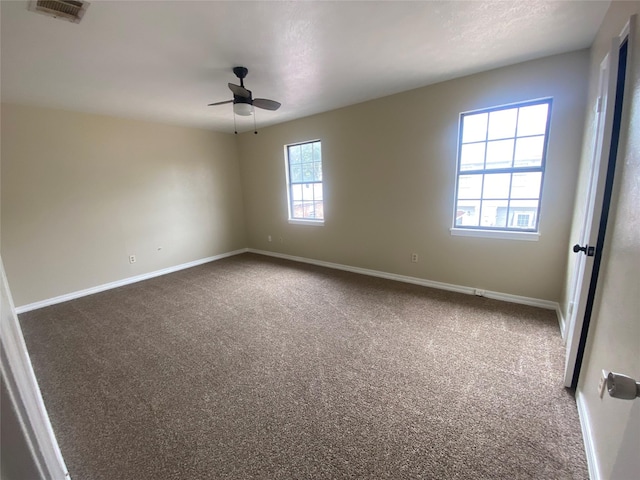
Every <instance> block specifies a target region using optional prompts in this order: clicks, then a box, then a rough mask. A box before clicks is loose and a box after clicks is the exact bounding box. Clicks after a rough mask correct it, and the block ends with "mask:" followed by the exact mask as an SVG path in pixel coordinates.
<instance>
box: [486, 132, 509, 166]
mask: <svg viewBox="0 0 640 480" xmlns="http://www.w3.org/2000/svg"><path fill="white" fill-rule="evenodd" d="M512 159H513V139H511V140H498V141H495V142H488V143H487V168H509V167H511V160H512Z"/></svg>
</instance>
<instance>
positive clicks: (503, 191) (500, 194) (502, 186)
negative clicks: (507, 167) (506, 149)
mask: <svg viewBox="0 0 640 480" xmlns="http://www.w3.org/2000/svg"><path fill="white" fill-rule="evenodd" d="M510 182H511V174H510V173H492V174H488V175H485V176H484V188H483V190H482V198H495V199H497V198H509V183H510Z"/></svg>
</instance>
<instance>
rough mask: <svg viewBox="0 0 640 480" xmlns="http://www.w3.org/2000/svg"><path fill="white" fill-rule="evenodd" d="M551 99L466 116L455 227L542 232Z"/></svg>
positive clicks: (462, 121) (460, 157)
mask: <svg viewBox="0 0 640 480" xmlns="http://www.w3.org/2000/svg"><path fill="white" fill-rule="evenodd" d="M550 108H551V100H550V99H546V100H539V101H533V102H526V103H522V104H518V105H510V106H507V107H496V108H493V109H487V110H482V111H476V112H471V113H465V114H462V115H461V128H460V145H459V158H458V177H457V186H456V209H455V219H454V226H455V227H461V228H478V229H492V230H527V231H537V229H538V215H539V209H540V195H541V190H542V178H543V174H544V166H545V155H546V145H547V136H548V124H549V112H550Z"/></svg>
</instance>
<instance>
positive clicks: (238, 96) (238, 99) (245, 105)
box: [209, 67, 281, 133]
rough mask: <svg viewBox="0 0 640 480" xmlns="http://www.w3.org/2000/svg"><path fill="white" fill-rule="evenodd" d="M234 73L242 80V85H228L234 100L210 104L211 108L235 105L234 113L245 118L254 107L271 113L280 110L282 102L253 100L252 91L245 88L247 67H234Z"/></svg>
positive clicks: (262, 99) (261, 99)
mask: <svg viewBox="0 0 640 480" xmlns="http://www.w3.org/2000/svg"><path fill="white" fill-rule="evenodd" d="M233 73H234V74H235V76H236V77H238V78H239V79H240V85H235V84H233V83H229V84H228V86H229V90H231V92H232V93H233V100H225V101H222V102H216V103H210V104H209V106H210V107H212V106H216V105H224V104H227V103H233V113H234V114H235V115H240V116H243V117H248V116H250V115H251V114H252V113H253V107H258V108H262V109H264V110H271V111H275V110H277V109H278V108H280V105H281V104H280V102H276V101H275V100H269V99H267V98H255V99H254V98H253V95H252V94H251V90H247V89H246V88H245V87H244V78H245V77H246V76H247V73H249V70H248V69H247V68H246V67H233ZM254 122H255V117H254ZM236 133H238V132H236ZM255 133H258V132H255Z"/></svg>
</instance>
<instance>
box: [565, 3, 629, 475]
mask: <svg viewBox="0 0 640 480" xmlns="http://www.w3.org/2000/svg"><path fill="white" fill-rule="evenodd" d="M632 14H640V2H613V3H612V5H611V7H610V9H609V11H608V13H607V16H606V17H605V20H604V22H603V24H602V26H601V28H600V31H599V33H598V36H597V38H596V41H595V43H594V46H593V49H592V57H591V75H590V77H591V88H590V92H591V93H590V96H589V101H590V102H595V96H596V93H595V92H596V88H597V83H598V68H599V64H600V62H601V61H602V59H603V57H604V55H605V54H606V53H607V51H608V49H609V48H610V45H611V39H612V38H613V37H616V36H618V35H619V34H620V32H621V31H622V29H623V27H624V26H625V24H626V22H627V21H628V20H629V17H630V16H631V15H632ZM637 27H640V23H637ZM631 51H632V52H633V58H630V59H629V64H628V67H627V68H628V70H629V72H630V75H629V76H628V77H627V79H628V80H629V83H628V85H627V88H626V90H625V92H626V94H627V98H628V100H629V106H630V108H629V109H628V110H627V111H626V112H625V116H624V117H623V122H622V132H621V138H620V146H619V148H620V150H619V156H618V161H617V163H616V177H615V187H614V195H613V197H612V203H611V207H610V217H609V222H608V225H607V236H606V241H605V248H604V251H603V257H602V264H601V269H600V274H599V276H598V289H597V294H596V301H595V304H594V309H593V313H592V317H591V326H590V329H589V335H588V340H587V347H586V349H585V361H584V363H583V366H582V370H581V373H580V380H579V383H578V390H577V391H578V395H579V398H581V401H582V402H584V411H583V412H582V413H583V415H584V418H583V421H584V420H586V421H587V422H588V424H589V427H590V429H591V432H592V439H593V446H594V454H595V457H596V460H597V463H598V465H599V477H600V478H602V479H617V478H620V479H624V478H637V475H638V472H639V471H640V457H638V445H639V443H638V442H640V400H635V401H633V402H632V401H624V400H617V399H613V398H610V397H608V395H605V396H604V398H603V399H600V397H599V395H598V388H597V386H598V380H599V377H600V375H601V371H602V370H603V369H606V370H610V371H615V372H620V373H624V374H627V375H630V376H632V377H635V378H636V379H637V380H640V322H639V321H638V318H639V317H638V314H639V312H640V289H639V287H638V286H639V285H640V228H639V227H638V226H639V225H640V213H639V212H638V206H639V205H640V183H638V179H639V178H640V35H639V36H637V37H636V39H635V43H634V44H633V45H632V48H631ZM585 135H586V136H591V135H593V131H592V127H591V123H590V121H589V120H588V121H587V126H586V130H585ZM585 143H587V142H585ZM590 156H591V151H590V148H589V146H588V145H585V150H584V153H583V156H582V162H581V174H580V179H581V183H584V182H585V181H586V176H587V173H588V166H589V165H588V164H589V158H590ZM584 188H585V187H584V186H581V189H584ZM583 211H584V205H583V204H579V205H577V208H576V213H575V221H574V225H576V227H575V228H577V226H579V222H580V220H581V216H582V212H583ZM578 233H579V231H576V232H575V235H576V236H575V238H577V235H578ZM568 277H570V276H569V275H568ZM632 472H633V473H632Z"/></svg>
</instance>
